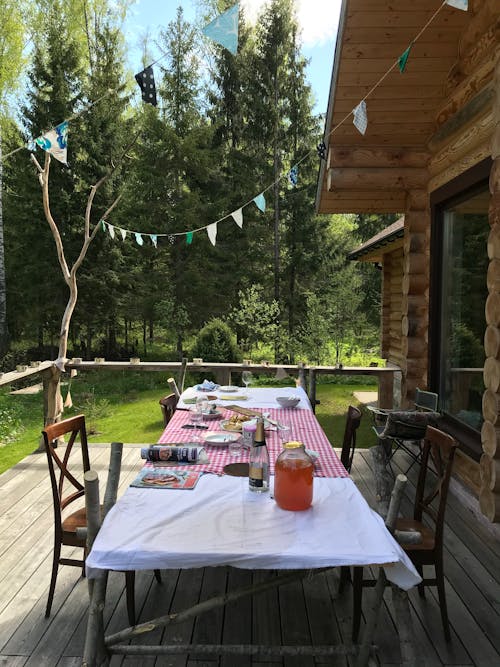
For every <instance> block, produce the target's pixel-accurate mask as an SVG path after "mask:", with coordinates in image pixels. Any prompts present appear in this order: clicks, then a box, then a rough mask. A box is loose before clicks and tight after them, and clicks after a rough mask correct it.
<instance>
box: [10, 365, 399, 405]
mask: <svg viewBox="0 0 500 667" xmlns="http://www.w3.org/2000/svg"><path fill="white" fill-rule="evenodd" d="M53 364H54V362H53V361H43V362H34V363H33V365H30V366H28V367H18V370H16V371H11V372H8V373H4V374H3V375H2V376H1V377H0V386H2V385H7V384H12V383H14V382H16V381H19V380H22V379H25V378H27V377H31V376H35V375H37V374H41V376H42V379H43V381H44V392H46V390H47V383H48V381H49V379H50V375H51V374H50V368H51V367H52V365H53ZM73 368H74V369H77V370H81V371H86V370H101V369H104V368H105V369H106V370H108V371H109V370H111V371H152V372H155V371H156V372H163V373H165V375H166V378H165V386H167V378H168V377H169V376H175V374H176V373H178V372H179V371H180V370H181V368H182V362H181V361H138V360H137V361H105V360H102V361H80V360H75V359H72V360H71V361H69V362H68V363H67V364H66V370H71V369H73ZM186 369H187V371H191V372H197V373H204V372H205V373H213V374H214V376H215V379H216V381H217V382H218V383H219V384H222V385H226V384H231V383H232V374H233V373H235V374H239V373H242V372H243V371H244V370H247V371H252V373H255V374H259V375H260V374H265V375H274V376H276V377H279V376H280V375H282V376H283V375H284V374H285V373H286V374H287V375H290V376H292V377H294V378H296V379H297V383H298V384H299V385H300V386H302V387H303V388H304V389H305V390H306V392H307V394H308V396H309V399H310V400H311V403H312V405H313V407H314V406H315V405H316V380H317V377H318V375H345V376H350V375H366V376H369V377H376V378H378V395H379V406H380V407H386V408H390V407H393V403H394V395H395V392H394V383H395V381H396V380H398V379H400V377H401V369H400V368H398V367H397V366H344V367H342V368H338V367H335V366H306V365H305V364H299V365H292V364H268V363H260V364H257V363H253V362H252V363H249V364H242V363H212V362H202V363H194V362H192V361H190V362H187V364H186ZM45 402H46V397H45Z"/></svg>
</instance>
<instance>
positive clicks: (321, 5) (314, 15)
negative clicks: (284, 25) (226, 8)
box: [240, 0, 341, 47]
mask: <svg viewBox="0 0 500 667" xmlns="http://www.w3.org/2000/svg"><path fill="white" fill-rule="evenodd" d="M240 1H241V4H242V5H243V6H244V8H245V16H246V17H247V18H248V20H249V21H252V22H254V21H255V20H256V18H257V14H258V13H259V11H260V10H261V8H262V6H263V5H264V4H265V3H266V2H267V0H240ZM340 5H341V0H295V6H296V8H297V19H298V22H299V25H300V27H301V29H302V42H303V44H304V46H309V47H311V46H318V45H320V44H322V43H324V42H326V41H327V40H330V39H333V38H334V37H335V35H336V33H337V25H338V21H339V13H340Z"/></svg>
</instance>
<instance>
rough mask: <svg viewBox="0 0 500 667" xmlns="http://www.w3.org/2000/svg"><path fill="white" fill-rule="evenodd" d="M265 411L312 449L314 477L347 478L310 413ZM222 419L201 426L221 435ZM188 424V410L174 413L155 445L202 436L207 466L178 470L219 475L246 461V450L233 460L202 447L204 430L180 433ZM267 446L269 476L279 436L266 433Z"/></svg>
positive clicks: (220, 448) (221, 451)
mask: <svg viewBox="0 0 500 667" xmlns="http://www.w3.org/2000/svg"><path fill="white" fill-rule="evenodd" d="M264 411H265V413H266V414H267V415H269V418H270V419H274V420H276V421H279V422H280V423H282V424H286V425H287V426H290V428H291V434H292V437H293V439H295V440H301V441H302V442H303V443H304V445H305V446H306V448H307V449H311V450H313V451H315V452H317V453H318V458H317V459H316V461H315V464H314V474H315V476H316V477H348V476H349V474H348V473H347V471H346V469H345V468H344V466H343V465H342V463H341V462H340V460H339V458H338V456H337V455H336V453H335V451H334V450H333V448H332V446H331V444H330V442H329V441H328V438H327V437H326V435H325V433H324V431H323V429H322V428H321V426H320V425H319V423H318V420H317V419H316V417H315V416H314V414H313V412H312V411H311V410H300V409H297V408H295V409H283V408H281V409H280V408H271V409H265V410H264ZM233 414H234V413H233V412H231V411H230V410H224V411H223V415H222V419H229V417H231V415H233ZM222 419H221V420H211V421H207V422H204V424H205V425H207V426H208V429H209V431H211V432H212V431H223V429H222V428H221V426H220V423H221V421H222ZM190 421H191V420H190V414H189V411H188V410H176V412H175V413H174V416H173V417H172V419H171V420H170V422H169V424H168V426H167V427H166V428H165V430H164V431H163V433H162V435H161V437H160V439H159V440H158V444H162V443H163V444H165V443H172V442H193V435H196V436H201V438H202V441H201V442H198V443H196V444H197V445H199V446H203V447H205V449H206V452H207V454H208V458H209V462H208V463H206V464H198V465H195V466H186V465H183V466H179V468H181V467H182V469H183V470H185V469H186V468H192V469H195V470H198V471H199V472H212V473H216V474H222V472H223V468H224V466H225V465H227V464H228V463H234V462H235V461H248V451H247V450H245V449H242V453H241V455H240V456H238V457H233V456H230V454H229V451H228V448H227V446H214V445H210V444H208V443H204V442H203V435H204V434H205V433H206V431H205V430H200V429H183V428H182V426H183V425H184V424H188V423H189V422H190ZM224 432H226V431H224ZM266 443H267V448H268V450H269V458H270V462H271V475H273V474H274V462H275V461H276V459H277V457H278V455H279V454H280V452H281V450H282V446H281V441H280V438H279V435H278V433H277V432H276V431H273V430H266ZM147 465H152V464H147Z"/></svg>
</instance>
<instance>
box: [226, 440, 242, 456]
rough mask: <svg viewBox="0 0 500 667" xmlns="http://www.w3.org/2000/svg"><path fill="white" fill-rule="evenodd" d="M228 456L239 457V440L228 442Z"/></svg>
mask: <svg viewBox="0 0 500 667" xmlns="http://www.w3.org/2000/svg"><path fill="white" fill-rule="evenodd" d="M228 450H229V455H230V456H240V454H241V439H240V438H238V440H235V441H234V442H230V443H229V446H228Z"/></svg>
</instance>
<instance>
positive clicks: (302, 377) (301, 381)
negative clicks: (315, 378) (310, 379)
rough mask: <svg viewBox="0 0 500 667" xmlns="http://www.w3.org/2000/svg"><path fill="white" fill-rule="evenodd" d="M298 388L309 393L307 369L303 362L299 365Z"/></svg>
mask: <svg viewBox="0 0 500 667" xmlns="http://www.w3.org/2000/svg"><path fill="white" fill-rule="evenodd" d="M297 386H298V387H302V389H303V390H304V391H305V392H306V393H307V378H306V367H305V364H304V362H303V361H301V362H300V363H299V365H298V377H297Z"/></svg>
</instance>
